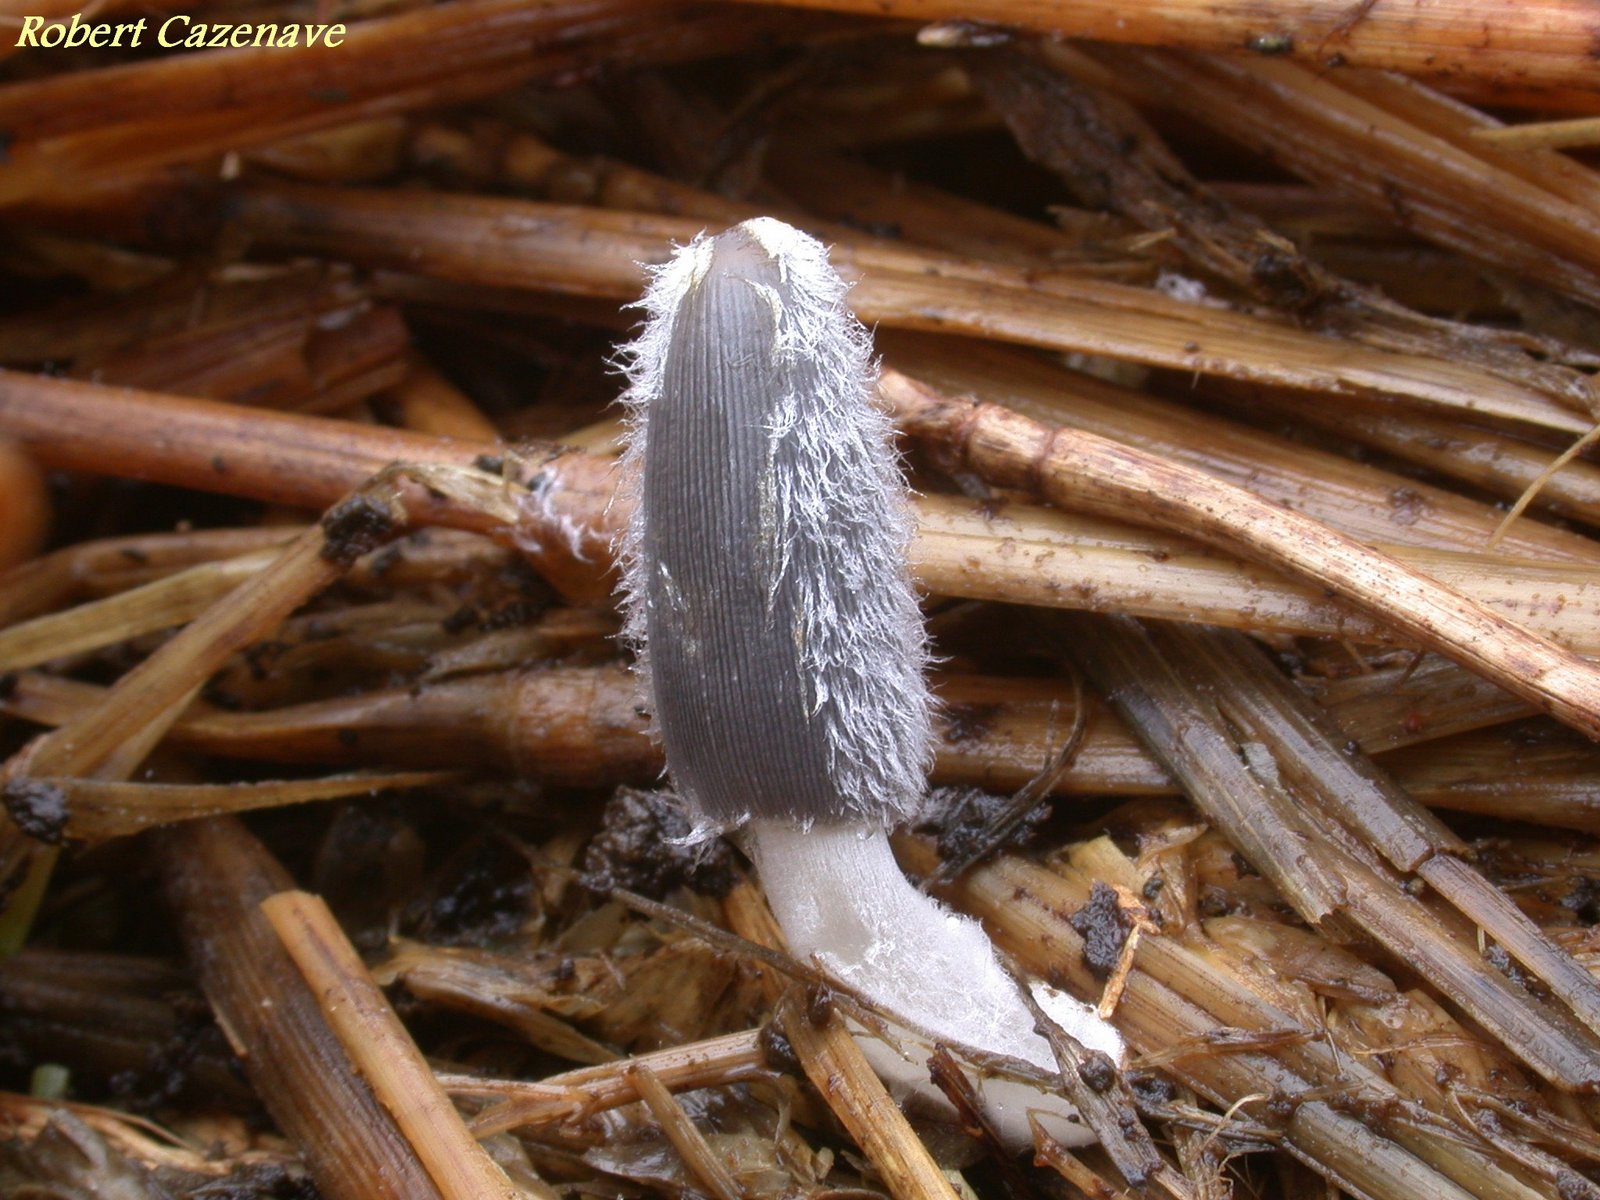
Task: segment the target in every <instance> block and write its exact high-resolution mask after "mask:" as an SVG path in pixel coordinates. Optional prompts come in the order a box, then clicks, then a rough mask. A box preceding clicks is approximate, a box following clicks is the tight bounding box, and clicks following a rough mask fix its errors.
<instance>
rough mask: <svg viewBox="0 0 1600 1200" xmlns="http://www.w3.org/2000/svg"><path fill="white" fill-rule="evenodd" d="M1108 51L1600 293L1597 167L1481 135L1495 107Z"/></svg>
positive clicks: (1271, 148) (1432, 223) (1375, 206)
mask: <svg viewBox="0 0 1600 1200" xmlns="http://www.w3.org/2000/svg"><path fill="white" fill-rule="evenodd" d="M1383 7H1385V6H1383V5H1379V6H1378V8H1379V9H1382V8H1383ZM1530 11H1531V10H1530ZM1098 61H1100V63H1101V65H1102V66H1104V67H1105V68H1107V69H1109V70H1111V71H1114V72H1116V73H1117V75H1118V76H1119V77H1124V78H1127V79H1129V80H1130V81H1131V82H1132V83H1133V85H1134V86H1136V87H1137V88H1138V89H1139V91H1140V93H1141V95H1143V96H1147V97H1152V98H1154V99H1155V101H1156V102H1157V103H1175V104H1177V105H1178V106H1179V107H1181V108H1182V110H1183V111H1185V112H1186V113H1188V114H1190V115H1191V116H1193V117H1195V118H1197V119H1198V120H1201V121H1203V122H1205V123H1206V124H1207V125H1210V126H1211V127H1213V128H1216V129H1218V130H1225V131H1226V133H1227V136H1229V137H1231V138H1235V139H1239V140H1242V141H1244V143H1245V144H1246V145H1249V146H1251V147H1253V148H1257V149H1259V150H1261V151H1262V152H1264V153H1265V154H1266V155H1267V157H1269V158H1271V159H1272V160H1274V161H1276V162H1277V163H1279V164H1280V165H1282V166H1285V167H1287V168H1288V169H1289V170H1291V171H1293V172H1294V173H1295V174H1296V175H1298V176H1300V177H1301V178H1302V179H1305V180H1307V181H1308V182H1310V183H1314V184H1317V185H1319V186H1322V187H1326V188H1328V189H1330V190H1331V191H1332V192H1333V193H1334V194H1336V195H1343V196H1349V197H1352V198H1355V199H1359V200H1360V201H1361V202H1362V203H1363V204H1365V205H1366V206H1367V207H1369V208H1371V209H1372V210H1374V211H1376V212H1380V213H1384V214H1388V215H1394V214H1396V213H1397V212H1398V213H1399V214H1400V221H1401V223H1402V224H1403V225H1404V226H1405V228H1406V229H1408V230H1410V231H1412V232H1415V233H1417V234H1420V235H1421V236H1423V237H1426V238H1428V239H1429V240H1430V241H1434V242H1437V243H1438V244H1440V245H1443V246H1448V247H1450V248H1452V249H1455V250H1458V251H1461V252H1462V253H1464V254H1467V255H1469V256H1470V257H1472V258H1474V259H1477V260H1479V261H1481V262H1486V263H1490V264H1493V265H1494V266H1497V267H1500V268H1502V269H1505V270H1510V271H1513V272H1515V273H1516V274H1518V275H1520V276H1522V277H1523V278H1527V279H1531V280H1537V281H1538V282H1539V283H1541V284H1544V285H1546V286H1549V287H1553V288H1556V289H1559V290H1560V291H1561V292H1563V293H1565V294H1566V295H1569V296H1572V297H1574V298H1576V299H1579V300H1581V301H1583V302H1584V303H1586V304H1593V303H1595V301H1596V299H1600V219H1597V218H1596V215H1595V212H1594V207H1593V199H1592V196H1591V197H1589V198H1587V199H1585V197H1584V196H1583V195H1582V193H1583V192H1584V191H1590V192H1592V189H1593V188H1594V186H1595V183H1596V179H1595V176H1594V174H1593V172H1591V171H1588V170H1586V169H1585V168H1583V167H1582V166H1581V165H1580V164H1577V163H1575V162H1572V161H1571V160H1567V161H1566V162H1564V163H1563V162H1561V161H1560V157H1561V156H1560V155H1558V154H1556V153H1555V152H1553V151H1515V150H1507V149H1502V148H1501V147H1498V146H1495V145H1494V144H1493V143H1492V142H1486V141H1483V140H1481V139H1479V138H1476V137H1475V136H1474V133H1475V131H1477V130H1480V129H1485V128H1489V127H1491V125H1492V122H1491V119H1490V118H1488V117H1486V116H1483V115H1481V114H1475V113H1473V112H1471V110H1468V109H1466V108H1465V107H1464V106H1462V105H1460V104H1457V103H1455V102H1454V101H1451V100H1449V99H1448V98H1446V97H1443V96H1441V95H1439V94H1438V93H1435V92H1432V91H1431V90H1430V89H1428V88H1426V87H1424V86H1422V85H1421V84H1418V83H1416V82H1414V81H1412V80H1402V79H1386V78H1384V77H1383V76H1381V75H1377V74H1374V73H1367V72H1354V73H1348V74H1344V73H1338V72H1335V73H1326V72H1319V71H1315V70H1311V69H1307V68H1305V67H1302V66H1299V65H1296V64H1294V63H1288V62H1271V61H1268V60H1265V59H1262V58H1255V59H1243V58H1237V57H1233V56H1222V55H1211V56H1200V55H1195V54H1188V53H1182V52H1176V53H1175V52H1170V51H1165V50H1140V49H1133V48H1123V47H1106V48H1105V53H1104V55H1102V56H1098ZM1591 86H1592V81H1591ZM1535 156H1537V158H1536V157H1535ZM1574 432H1581V430H1578V431H1574Z"/></svg>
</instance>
